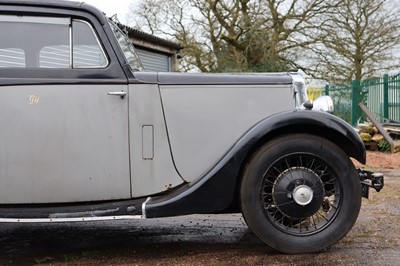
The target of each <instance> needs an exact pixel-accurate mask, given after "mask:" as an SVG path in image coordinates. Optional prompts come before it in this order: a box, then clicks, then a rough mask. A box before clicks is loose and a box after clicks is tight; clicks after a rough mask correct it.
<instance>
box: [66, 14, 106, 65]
mask: <svg viewBox="0 0 400 266" xmlns="http://www.w3.org/2000/svg"><path fill="white" fill-rule="evenodd" d="M74 22H81V23H83V24H86V25H87V26H88V27H89V29H90V30H91V31H92V33H93V35H94V37H95V38H96V42H97V45H98V46H99V47H100V51H101V53H102V54H103V57H104V59H105V64H104V65H99V66H80V67H77V68H75V69H84V68H87V69H96V68H97V69H100V68H101V69H102V68H106V67H107V66H108V65H109V64H110V61H109V60H108V55H107V54H106V52H105V50H104V48H103V45H102V44H101V42H100V40H99V36H98V35H97V32H96V31H95V30H94V29H93V27H92V25H91V24H90V23H89V22H87V21H85V20H80V19H73V20H72V23H71V25H73V23H74ZM71 47H72V46H71ZM72 49H73V48H72Z"/></svg>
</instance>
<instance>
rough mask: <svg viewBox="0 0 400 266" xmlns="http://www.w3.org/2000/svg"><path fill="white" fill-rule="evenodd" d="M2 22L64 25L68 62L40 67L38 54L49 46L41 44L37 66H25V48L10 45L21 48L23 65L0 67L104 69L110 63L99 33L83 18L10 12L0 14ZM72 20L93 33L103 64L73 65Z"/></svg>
mask: <svg viewBox="0 0 400 266" xmlns="http://www.w3.org/2000/svg"><path fill="white" fill-rule="evenodd" d="M2 22H11V23H38V24H48V25H64V26H67V27H68V38H69V40H68V46H69V47H68V49H69V51H68V52H69V64H68V67H41V66H40V54H41V51H42V50H43V48H46V47H49V46H43V47H42V48H41V49H40V50H38V54H37V57H38V66H35V67H27V66H26V62H27V60H26V50H24V49H21V48H20V47H12V48H18V49H21V50H22V51H23V52H24V56H25V58H24V59H25V60H24V62H25V66H18V67H16V66H5V67H0V69H4V68H18V69H50V68H51V69H64V70H66V69H105V68H107V67H108V66H109V65H110V60H109V56H108V54H107V52H106V51H105V49H104V47H103V45H102V43H101V42H100V39H99V35H98V34H97V32H96V31H95V29H94V28H93V26H92V24H91V23H89V22H87V21H85V20H83V19H77V18H72V17H49V16H30V15H16V14H10V15H8V14H7V15H2V14H0V23H2ZM74 22H78V23H83V24H85V25H86V26H87V27H88V28H89V31H90V32H91V33H92V34H93V35H92V36H93V37H94V38H95V41H96V44H97V46H98V48H99V52H100V53H101V56H102V57H103V58H104V64H102V65H100V64H99V65H87V66H78V67H74V45H73V43H74V27H73V25H74Z"/></svg>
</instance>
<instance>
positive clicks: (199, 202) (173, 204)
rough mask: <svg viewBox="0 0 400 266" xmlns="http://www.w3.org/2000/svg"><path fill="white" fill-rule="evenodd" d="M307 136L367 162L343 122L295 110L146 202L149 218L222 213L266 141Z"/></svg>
mask: <svg viewBox="0 0 400 266" xmlns="http://www.w3.org/2000/svg"><path fill="white" fill-rule="evenodd" d="M295 133H307V134H312V135H316V136H320V137H323V138H325V139H327V140H329V141H331V142H333V143H335V144H336V145H337V146H338V147H340V148H341V149H342V150H343V151H344V152H345V153H346V154H347V155H348V156H349V157H353V158H355V159H356V160H358V161H359V162H360V163H363V164H364V163H365V161H366V151H365V146H364V144H363V142H362V140H361V138H360V137H359V136H358V134H357V132H356V130H355V129H353V128H352V127H351V126H350V125H349V124H348V123H347V122H345V121H344V120H342V119H340V118H338V117H336V116H334V115H331V114H328V113H325V112H320V111H312V110H295V111H288V112H283V113H279V114H275V115H272V116H270V117H268V118H265V119H264V120H262V121H260V122H259V123H257V124H256V125H255V126H254V127H252V128H251V129H250V130H249V131H248V132H246V133H245V134H244V135H243V136H242V137H241V138H240V139H239V140H238V141H237V142H236V143H235V144H234V145H233V146H232V148H231V149H230V150H229V151H228V152H227V153H226V154H225V156H224V157H223V158H222V159H221V160H220V161H219V162H218V163H217V164H216V165H215V166H214V167H212V168H211V170H210V171H209V172H208V173H206V174H205V175H204V176H203V177H201V178H199V179H198V180H196V181H194V182H192V183H187V184H185V185H183V186H181V187H179V188H178V189H176V190H174V191H171V192H170V193H168V194H165V195H161V196H157V197H153V198H149V200H148V201H146V204H145V206H143V208H144V214H145V216H146V217H148V218H152V217H166V216H175V215H185V214H193V213H210V212H222V211H224V210H226V209H227V208H228V207H232V205H234V204H235V201H234V199H235V194H236V193H237V188H238V186H239V181H240V177H241V173H242V170H243V168H244V167H245V165H246V163H247V161H248V160H249V159H250V157H251V155H252V154H253V153H254V152H255V151H256V150H257V149H258V148H259V147H261V146H262V145H263V144H265V143H266V142H268V141H269V140H271V139H273V138H276V137H279V136H282V135H287V134H295Z"/></svg>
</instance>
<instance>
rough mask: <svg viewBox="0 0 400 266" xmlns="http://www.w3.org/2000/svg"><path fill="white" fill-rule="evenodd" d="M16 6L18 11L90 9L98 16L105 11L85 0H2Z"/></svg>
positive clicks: (100, 16)
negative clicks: (47, 8)
mask: <svg viewBox="0 0 400 266" xmlns="http://www.w3.org/2000/svg"><path fill="white" fill-rule="evenodd" d="M1 5H7V6H15V10H16V11H19V10H21V11H23V10H24V7H27V6H31V7H44V8H46V7H49V8H67V9H74V10H82V11H88V12H90V13H92V14H93V15H95V16H96V17H98V18H103V17H104V13H103V12H102V11H101V10H99V9H98V8H96V7H94V6H92V5H89V4H87V3H85V2H77V1H66V0H0V6H1Z"/></svg>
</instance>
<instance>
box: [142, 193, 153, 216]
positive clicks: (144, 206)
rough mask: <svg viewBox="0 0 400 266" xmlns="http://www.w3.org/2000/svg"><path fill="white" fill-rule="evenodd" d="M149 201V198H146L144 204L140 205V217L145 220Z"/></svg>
mask: <svg viewBox="0 0 400 266" xmlns="http://www.w3.org/2000/svg"><path fill="white" fill-rule="evenodd" d="M150 200H151V197H148V198H147V199H146V201H145V202H143V203H142V217H143V218H146V204H147V202H149V201H150Z"/></svg>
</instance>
